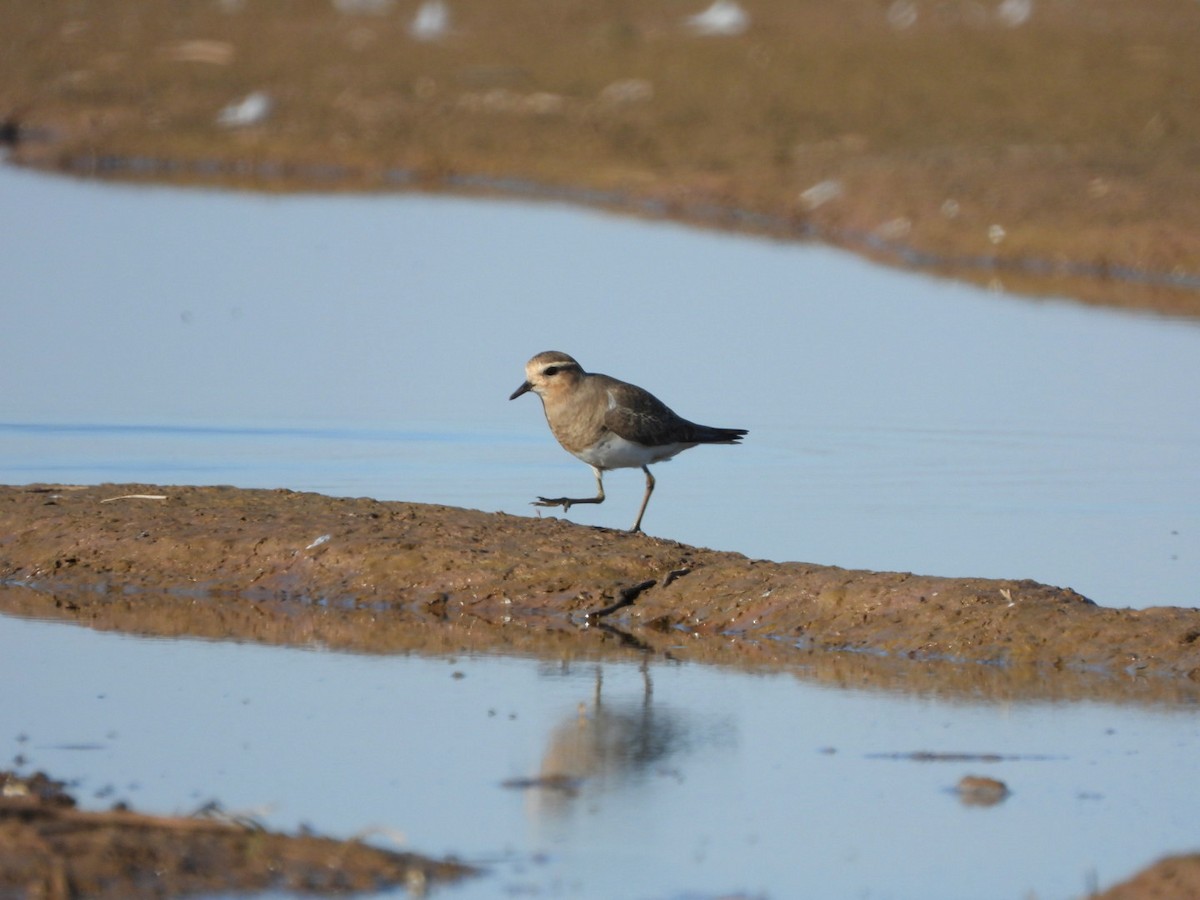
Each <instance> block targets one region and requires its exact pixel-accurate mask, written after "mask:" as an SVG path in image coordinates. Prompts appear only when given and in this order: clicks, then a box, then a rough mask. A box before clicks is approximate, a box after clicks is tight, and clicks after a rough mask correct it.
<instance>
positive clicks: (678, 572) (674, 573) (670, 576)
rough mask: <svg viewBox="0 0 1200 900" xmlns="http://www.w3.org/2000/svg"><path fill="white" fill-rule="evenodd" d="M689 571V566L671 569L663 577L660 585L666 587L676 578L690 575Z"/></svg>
mask: <svg viewBox="0 0 1200 900" xmlns="http://www.w3.org/2000/svg"><path fill="white" fill-rule="evenodd" d="M691 572H692V570H691V567H690V566H684V567H683V568H680V569H672V570H671V571H670V572H668V573H667V577H666V578H664V579H663V583H662V586H663V587H666V586H667V585H668V584H670V583H671V582H672V581H674V580H675V579H676V578H682V577H683V576H684V575H690V574H691Z"/></svg>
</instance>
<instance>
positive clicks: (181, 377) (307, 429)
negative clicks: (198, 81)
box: [0, 167, 1200, 606]
mask: <svg viewBox="0 0 1200 900" xmlns="http://www.w3.org/2000/svg"><path fill="white" fill-rule="evenodd" d="M0 199H2V200H3V202H4V204H5V206H6V207H8V208H18V209H20V210H21V214H20V216H19V217H12V218H10V219H9V220H8V221H7V222H6V223H5V225H4V228H5V234H4V240H3V241H0V268H2V270H3V271H4V273H5V286H6V287H5V290H6V300H5V303H4V305H3V307H2V309H0V316H2V321H0V326H2V327H0V356H2V357H3V359H4V360H5V365H4V367H3V370H2V371H0V382H2V383H0V481H4V482H9V483H26V482H34V481H66V482H84V483H92V482H97V481H148V482H158V483H189V484H192V483H228V484H235V485H239V486H247V487H252V486H258V487H289V488H293V489H297V490H317V491H323V492H327V493H332V494H355V495H369V496H373V497H377V498H380V499H404V500H420V501H431V502H437V503H447V504H454V505H461V506H467V507H474V508H480V509H486V510H504V511H507V512H511V513H517V514H525V515H532V514H535V511H534V510H533V509H532V508H531V507H530V506H529V505H528V504H529V501H530V500H532V499H533V498H534V497H536V496H538V495H539V494H546V495H552V496H559V495H562V494H567V495H571V494H573V493H576V492H578V493H582V494H588V493H590V492H591V491H592V489H593V481H592V476H591V473H590V472H589V471H588V469H587V468H586V467H585V466H584V465H583V464H581V463H579V462H578V461H576V460H574V459H573V458H571V457H570V456H568V455H567V454H565V453H564V452H563V451H562V450H561V449H560V448H559V447H558V446H557V445H556V444H555V443H554V441H553V439H552V438H551V436H550V434H549V432H548V430H547V429H546V428H545V424H544V422H543V421H542V416H541V412H540V409H539V408H538V402H537V400H536V399H535V398H534V397H532V396H526V397H523V398H520V399H519V400H518V401H517V402H514V403H509V402H508V401H507V399H506V398H507V396H508V394H509V393H510V392H511V391H512V390H513V388H515V387H516V386H517V384H519V383H520V381H521V379H522V377H523V374H522V367H523V365H524V362H525V360H526V359H527V358H528V357H529V356H532V355H533V354H534V353H536V352H538V351H541V350H545V349H551V348H554V349H561V350H566V351H567V352H570V353H572V354H573V355H575V356H576V357H577V358H578V359H579V360H580V361H581V362H582V363H583V365H584V366H585V367H586V368H590V369H593V370H596V371H604V372H607V373H609V374H612V375H616V376H618V377H622V378H625V379H626V380H630V381H633V382H635V383H639V384H641V385H643V386H645V387H648V388H649V389H651V390H652V391H654V392H655V393H656V394H658V395H659V396H660V397H661V398H662V399H664V400H665V401H666V402H667V403H668V404H670V405H672V406H673V407H674V408H675V409H676V410H677V411H679V412H680V413H682V414H683V415H685V416H687V417H689V418H693V419H696V420H698V421H701V422H704V423H706V424H713V425H720V426H738V427H745V428H748V429H749V430H750V437H749V439H748V440H747V441H746V443H745V444H744V445H743V446H740V447H713V448H709V447H702V448H697V449H696V450H692V451H689V452H687V453H685V454H683V455H682V456H680V457H678V458H676V459H675V460H672V461H671V463H670V464H669V465H662V466H659V467H658V468H657V478H658V489H657V491H656V493H655V496H654V499H653V500H652V502H651V504H650V508H649V510H648V512H647V515H646V520H645V527H646V530H647V531H648V532H650V533H651V534H656V535H661V536H664V537H670V538H674V539H677V540H681V541H685V542H688V543H695V544H700V545H704V546H711V547H716V548H720V549H729V550H737V551H741V552H744V553H746V554H748V555H750V556H753V557H764V558H771V559H777V560H804V561H809V562H816V563H824V564H833V565H841V566H847V567H865V568H874V569H890V570H899V571H915V572H920V573H927V574H937V575H963V576H988V577H1028V578H1034V579H1037V580H1039V581H1043V582H1047V583H1051V584H1058V585H1064V586H1070V587H1074V588H1075V589H1076V590H1079V591H1081V592H1082V593H1084V594H1086V595H1088V596H1090V597H1092V598H1093V599H1095V600H1097V601H1098V602H1101V603H1105V604H1109V605H1133V606H1148V605H1155V604H1161V603H1168V604H1176V605H1189V606H1191V605H1200V588H1198V587H1197V585H1200V464H1198V463H1197V460H1200V391H1198V390H1196V386H1197V385H1200V327H1197V326H1196V324H1195V323H1192V322H1184V321H1174V320H1170V319H1165V318H1155V317H1150V316H1144V315H1135V314H1129V313H1122V312H1111V311H1104V310H1096V309H1090V308H1084V307H1081V306H1077V305H1074V304H1072V303H1070V302H1067V301H1063V300H1045V301H1029V300H1024V299H1018V298H1014V297H1006V296H1003V295H1000V294H996V293H992V292H988V291H984V290H980V289H977V288H974V287H969V286H965V285H961V284H956V283H953V282H949V281H939V280H935V279H931V278H928V277H925V276H920V275H914V274H910V273H905V272H900V271H896V270H890V269H886V268H882V267H879V266H875V265H872V264H870V263H867V262H864V261H862V260H861V259H858V258H855V257H853V256H850V255H849V254H846V253H842V252H839V251H835V250H831V249H828V248H825V247H820V246H807V245H800V244H783V243H776V242H771V241H765V240H759V239H752V238H746V237H739V236H729V235H722V234H714V233H710V232H704V231H695V230H689V229H687V228H684V227H681V226H677V225H673V224H662V223H648V222H643V221H633V220H628V219H621V218H617V217H613V216H608V215H604V214H601V213H596V212H589V211H581V210H576V209H571V208H566V207H561V206H554V205H549V204H546V205H537V204H532V203H504V202H494V201H491V202H489V201H480V200H462V199H454V198H443V197H427V196H404V195H400V196H372V197H354V196H344V195H338V196H302V197H274V196H273V197H264V196H254V195H243V194H233V193H220V192H207V191H198V190H181V189H175V188H163V187H131V186H127V185H110V184H97V183H88V182H80V181H73V180H67V179H61V178H53V177H48V176H44V175H39V174H33V173H29V172H24V171H19V170H13V169H10V168H3V167H0ZM18 221H19V223H20V224H19V227H17V224H16V223H17V222H18ZM642 487H643V481H642V477H641V474H640V473H639V472H637V471H618V472H614V473H610V474H609V476H608V477H607V479H606V488H607V489H608V497H609V499H608V501H607V502H606V503H605V504H604V505H603V506H599V507H595V506H593V507H586V506H584V507H576V508H574V509H572V510H571V512H570V517H571V518H572V519H574V520H576V521H579V522H583V523H591V524H601V525H607V526H612V527H619V528H624V527H628V525H629V524H630V523H631V522H632V520H633V516H634V513H635V511H636V509H637V504H638V502H639V500H640V497H641V492H642Z"/></svg>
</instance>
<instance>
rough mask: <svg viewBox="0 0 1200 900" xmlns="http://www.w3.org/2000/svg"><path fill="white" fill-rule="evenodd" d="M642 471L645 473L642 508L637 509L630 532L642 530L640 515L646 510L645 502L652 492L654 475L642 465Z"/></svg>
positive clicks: (647, 501)
mask: <svg viewBox="0 0 1200 900" xmlns="http://www.w3.org/2000/svg"><path fill="white" fill-rule="evenodd" d="M642 471H643V472H645V473H646V493H645V495H644V496H643V497H642V508H641V509H639V510H638V517H637V521H636V522H634V523H633V527H632V528H630V529H629V530H630V531H631V532H633V531H641V530H642V515H643V514H644V513H645V512H646V504H647V503H649V502H650V495H651V494H653V493H654V476H653V475H651V474H650V470H649V469H648V468H646V467H645V466H642Z"/></svg>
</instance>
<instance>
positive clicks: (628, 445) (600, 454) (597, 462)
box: [575, 431, 696, 469]
mask: <svg viewBox="0 0 1200 900" xmlns="http://www.w3.org/2000/svg"><path fill="white" fill-rule="evenodd" d="M695 446H696V445H695V444H663V445H662V446H659V447H647V446H646V445H645V444H635V443H634V442H633V441H627V440H625V438H623V437H618V436H617V435H615V434H613V433H612V432H611V431H610V432H608V433H607V434H605V435H604V437H602V438H601V439H600V440H599V441H597V442H596V443H595V444H593V445H592V446H591V447H588V448H587V449H586V450H580V451H579V452H578V453H576V454H575V455H576V456H578V457H579V458H580V459H582V460H583V461H584V462H585V463H587V464H588V465H590V466H595V467H596V468H597V469H637V468H641V467H642V466H645V465H649V464H650V463H654V462H662V461H663V460H664V459H670V458H671V457H672V456H674V455H675V454H676V453H679V452H680V451H682V450H686V449H688V448H689V447H695Z"/></svg>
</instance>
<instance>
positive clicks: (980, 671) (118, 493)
mask: <svg viewBox="0 0 1200 900" xmlns="http://www.w3.org/2000/svg"><path fill="white" fill-rule="evenodd" d="M606 609H611V610H612V612H611V613H610V614H609V615H607V616H605V617H603V618H598V617H596V616H595V613H596V612H597V611H603V610H606ZM0 613H6V614H12V615H21V616H31V617H38V618H43V619H57V620H64V621H70V622H74V623H77V624H81V625H84V626H87V627H92V628H97V629H104V630H108V629H111V630H119V631H122V632H127V633H134V634H147V635H159V636H193V637H204V638H217V639H224V640H240V641H252V642H260V643H268V644H279V645H293V646H314V645H316V646H323V647H329V648H335V649H339V650H347V651H355V652H367V653H408V652H419V653H428V654H458V653H504V654H508V655H514V654H517V655H528V656H537V657H540V658H553V659H558V660H563V661H567V660H573V659H610V658H611V659H622V658H624V659H641V660H648V659H652V658H659V659H664V660H688V661H693V662H701V663H708V664H718V665H724V666H735V667H738V668H741V669H754V670H763V671H786V672H790V673H793V674H794V675H795V676H796V677H799V678H803V679H807V680H814V681H819V682H824V683H830V684H839V685H847V686H853V687H872V688H876V689H887V690H903V691H906V692H919V693H925V694H930V695H940V696H956V697H964V698H971V699H972V700H974V701H978V700H981V699H982V700H997V699H1014V700H1027V699H1058V700H1067V699H1082V698H1086V699H1102V700H1105V701H1107V702H1119V703H1138V704H1156V703H1169V704H1177V703H1179V702H1191V703H1196V702H1200V610H1194V609H1177V608H1160V609H1148V610H1128V609H1107V608H1102V607H1099V606H1096V605H1095V604H1093V603H1092V602H1091V601H1089V600H1088V599H1087V598H1085V597H1082V596H1080V595H1079V594H1077V593H1075V592H1074V591H1071V590H1070V589H1067V588H1058V587H1052V586H1048V585H1043V584H1038V583H1036V582H1032V581H1026V580H987V579H954V578H938V577H934V576H925V575H913V574H909V573H888V572H870V571H851V570H845V569H839V568H835V567H829V566H819V565H814V564H809V563H801V562H787V563H779V562H770V561H766V560H754V559H749V558H746V557H744V556H741V555H738V554H734V553H725V552H719V551H715V550H708V549H704V548H698V547H690V546H686V545H683V544H679V543H676V542H673V541H668V540H663V539H660V538H655V537H651V536H647V535H640V534H639V535H632V534H627V533H624V532H614V531H611V530H607V529H600V528H593V527H586V526H580V525H575V524H572V523H570V522H567V521H564V520H560V519H554V518H545V519H538V518H526V517H517V516H510V515H504V514H491V513H485V512H480V511H475V510H466V509H457V508H453V507H444V506H431V505H422V504H412V503H400V502H380V501H376V500H371V499H363V498H360V499H339V498H331V497H326V496H322V495H319V494H311V493H296V492H292V491H287V490H242V489H236V488H231V487H163V486H156V485H141V484H125V485H99V486H90V487H77V486H65V485H31V486H21V487H0ZM0 778H4V779H9V780H10V781H11V783H12V785H14V787H13V788H12V789H11V790H10V788H9V787H8V785H7V784H6V787H5V791H4V795H5V796H4V797H3V798H0V896H10V895H12V896H21V897H25V896H28V897H35V896H36V897H48V898H58V897H77V896H94V897H117V896H121V897H139V896H151V895H153V896H184V895H187V894H192V893H196V892H212V891H215V890H230V889H235V888H236V889H237V890H240V891H254V890H261V889H284V890H288V891H291V892H293V893H306V892H311V893H321V894H337V893H345V892H352V891H356V890H377V889H380V888H382V887H386V886H389V885H395V886H405V887H407V888H408V889H409V890H410V892H411V893H412V894H417V895H419V894H420V893H422V892H423V891H424V890H425V887H426V885H427V884H429V883H432V882H435V881H439V880H445V879H452V878H456V877H462V876H463V875H466V874H469V872H470V870H469V869H467V868H466V867H463V866H459V865H458V864H456V863H454V862H453V861H449V862H439V861H435V860H428V859H425V858H422V857H417V856H412V855H409V854H395V853H387V852H385V851H382V850H377V849H374V848H371V847H369V846H365V845H363V844H361V843H355V842H351V843H338V842H334V841H330V840H326V839H322V838H316V837H312V836H310V835H301V836H295V837H293V836H286V835H273V834H268V833H266V832H264V831H262V830H261V829H258V828H256V827H254V826H253V823H249V826H248V824H247V823H245V822H236V821H233V822H230V821H228V820H227V819H226V818H223V817H218V818H217V819H216V820H215V821H214V820H213V819H211V818H190V817H189V818H167V819H156V818H152V817H150V816H145V815H142V814H138V813H134V812H131V811H129V810H127V809H123V808H117V809H114V810H112V811H109V812H96V813H88V812H82V811H80V810H77V809H76V808H75V807H74V802H73V801H72V800H71V799H70V797H69V796H68V795H66V794H65V792H64V791H63V790H62V788H61V786H60V785H56V784H55V783H53V782H51V781H49V780H48V779H46V778H45V777H44V776H34V777H33V778H32V779H31V778H28V777H26V778H21V777H18V776H16V775H12V774H3V775H0ZM512 786H513V787H522V786H523V785H512ZM567 787H568V789H569V786H567ZM958 790H959V793H960V800H961V801H962V802H964V803H969V804H976V805H980V804H981V805H990V804H994V803H999V802H1002V801H1003V799H1004V797H1005V796H1006V794H1007V787H1006V786H1005V785H1004V784H1003V783H1000V782H995V783H993V782H991V781H990V780H989V779H984V780H978V779H977V780H974V781H971V780H968V781H967V783H965V784H961V785H960V786H959V788H958ZM331 860H332V861H333V863H332V865H331V864H330V861H331ZM150 872H153V873H155V877H154V878H150V877H149V873H150ZM233 876H236V878H237V880H236V882H229V881H222V882H221V883H217V882H216V881H214V880H213V879H215V878H221V879H227V878H229V877H233ZM146 885H152V886H153V894H150V893H145V891H146V890H150V889H149V888H147V887H146ZM1197 885H1200V856H1181V857H1171V858H1167V859H1164V860H1161V861H1160V862H1158V863H1156V864H1154V865H1153V866H1151V867H1149V868H1148V869H1146V870H1145V871H1143V872H1141V873H1139V874H1137V875H1136V876H1134V877H1132V878H1131V879H1130V880H1128V881H1126V882H1124V883H1122V884H1120V885H1117V886H1115V887H1112V888H1111V889H1110V890H1109V891H1108V892H1106V893H1103V894H1097V895H1095V896H1099V897H1104V898H1107V900H1118V898H1121V900H1124V898H1131V897H1138V898H1141V897H1181V896H1193V895H1195V891H1196V886H1197ZM139 891H142V893H139Z"/></svg>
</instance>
